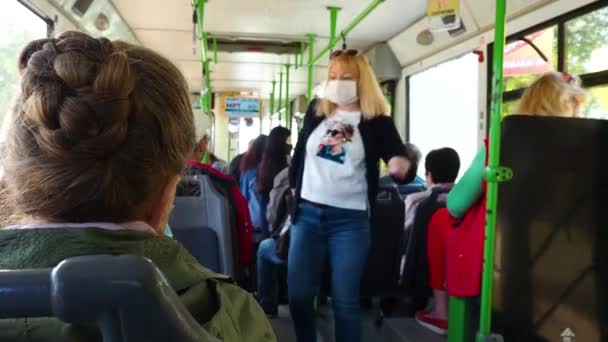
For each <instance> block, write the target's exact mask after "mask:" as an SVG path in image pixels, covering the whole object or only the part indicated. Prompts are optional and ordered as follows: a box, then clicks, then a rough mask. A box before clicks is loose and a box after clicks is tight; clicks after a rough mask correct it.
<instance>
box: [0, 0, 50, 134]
mask: <svg viewBox="0 0 608 342" xmlns="http://www.w3.org/2000/svg"><path fill="white" fill-rule="evenodd" d="M46 35H47V24H46V23H45V22H44V20H42V19H41V18H40V17H38V16H37V15H36V14H34V13H33V12H32V11H30V10H28V9H27V8H25V7H24V6H23V5H22V4H20V3H19V2H18V1H2V10H1V11H0V87H1V89H2V91H0V122H1V120H2V118H3V117H4V115H5V114H6V112H7V111H8V110H9V109H10V107H11V105H12V101H13V99H14V97H15V95H16V94H17V91H18V89H19V88H18V87H19V72H18V70H17V57H18V56H19V53H20V52H21V49H22V48H23V47H24V46H25V45H26V44H27V43H29V42H30V41H32V40H34V39H40V38H44V37H46Z"/></svg>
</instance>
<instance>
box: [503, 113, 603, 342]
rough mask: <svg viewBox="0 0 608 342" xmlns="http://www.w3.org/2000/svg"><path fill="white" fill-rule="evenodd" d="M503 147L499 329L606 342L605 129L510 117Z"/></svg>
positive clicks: (531, 337) (519, 335)
mask: <svg viewBox="0 0 608 342" xmlns="http://www.w3.org/2000/svg"><path fill="white" fill-rule="evenodd" d="M502 144H503V147H502V157H501V159H502V160H501V164H502V165H504V166H506V167H510V168H511V169H512V170H513V179H512V180H511V181H510V182H507V183H504V184H502V185H501V186H500V192H499V197H498V202H499V207H498V230H497V255H496V271H495V289H496V290H495V293H494V310H495V313H496V319H495V322H496V323H497V324H496V328H497V329H496V330H498V332H500V333H502V334H503V335H504V337H505V340H506V341H515V342H517V341H561V340H562V337H563V340H564V341H565V340H566V338H568V337H569V339H568V340H576V341H608V293H607V292H606V289H608V226H607V223H608V122H607V121H600V120H588V119H564V118H543V117H526V116H511V117H507V118H506V119H505V120H504V124H503V129H502ZM562 334H563V335H562ZM572 335H574V336H572Z"/></svg>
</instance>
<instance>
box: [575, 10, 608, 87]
mask: <svg viewBox="0 0 608 342" xmlns="http://www.w3.org/2000/svg"><path fill="white" fill-rule="evenodd" d="M607 27H608V7H605V8H602V9H600V10H597V11H595V12H591V13H589V14H587V15H584V16H581V17H578V18H575V19H572V20H570V21H568V22H567V23H566V51H567V52H566V53H567V64H568V72H570V73H572V74H577V75H580V74H588V73H592V72H597V71H602V70H607V69H608V29H607Z"/></svg>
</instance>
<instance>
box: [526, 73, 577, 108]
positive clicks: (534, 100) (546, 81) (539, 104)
mask: <svg viewBox="0 0 608 342" xmlns="http://www.w3.org/2000/svg"><path fill="white" fill-rule="evenodd" d="M586 97H587V95H586V93H585V91H584V90H583V89H582V88H581V87H580V86H578V85H577V82H576V79H575V78H573V77H572V76H570V75H569V74H566V73H560V72H548V73H546V74H544V75H542V76H540V77H539V78H538V79H537V80H536V81H534V83H532V85H531V86H530V87H528V89H526V91H525V92H524V95H523V97H522V98H521V101H520V103H519V108H518V109H517V112H516V113H514V114H525V115H540V116H563V117H575V116H577V114H578V112H579V110H580V107H581V105H582V104H583V103H584V102H585V99H586Z"/></svg>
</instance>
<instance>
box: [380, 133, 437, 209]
mask: <svg viewBox="0 0 608 342" xmlns="http://www.w3.org/2000/svg"><path fill="white" fill-rule="evenodd" d="M404 147H405V151H406V154H407V156H408V158H409V159H410V160H411V161H412V168H411V170H412V172H417V170H418V163H419V162H420V159H421V158H422V154H421V153H420V150H419V149H418V147H416V145H414V144H411V143H405V145H404ZM380 186H396V187H397V189H398V190H399V194H400V195H401V197H403V198H405V197H407V196H408V195H410V194H413V193H416V192H420V191H422V190H424V189H425V186H426V185H425V183H424V179H422V178H420V176H418V175H416V177H415V178H414V180H412V181H411V182H409V183H405V184H400V183H399V184H398V183H396V182H395V180H394V179H393V177H390V176H385V177H382V178H380Z"/></svg>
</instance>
